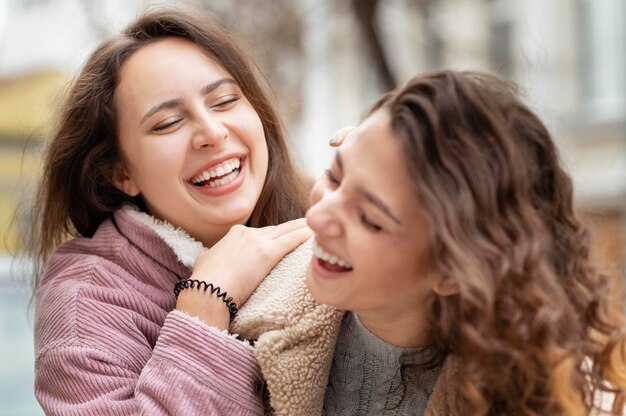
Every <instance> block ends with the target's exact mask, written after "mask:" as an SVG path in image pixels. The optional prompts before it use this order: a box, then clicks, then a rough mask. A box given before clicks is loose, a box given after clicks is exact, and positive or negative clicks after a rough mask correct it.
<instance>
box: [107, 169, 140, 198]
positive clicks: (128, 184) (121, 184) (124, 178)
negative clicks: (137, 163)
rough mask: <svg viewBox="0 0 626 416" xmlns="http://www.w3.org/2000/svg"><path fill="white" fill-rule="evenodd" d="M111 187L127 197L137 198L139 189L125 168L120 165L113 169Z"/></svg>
mask: <svg viewBox="0 0 626 416" xmlns="http://www.w3.org/2000/svg"><path fill="white" fill-rule="evenodd" d="M111 179H112V182H113V185H114V186H115V187H116V188H117V189H119V190H120V191H122V192H124V193H125V194H126V195H128V196H137V195H139V193H140V190H139V187H138V186H137V184H136V183H135V181H134V180H133V178H131V177H130V175H129V174H128V172H127V171H126V168H124V167H123V166H122V164H121V163H117V164H116V165H115V168H113V177H112V178H111Z"/></svg>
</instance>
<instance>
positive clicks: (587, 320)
mask: <svg viewBox="0 0 626 416" xmlns="http://www.w3.org/2000/svg"><path fill="white" fill-rule="evenodd" d="M518 97H519V92H518V89H517V88H516V87H515V85H513V84H512V83H510V82H508V81H506V80H504V79H502V78H499V77H497V76H495V75H490V74H484V73H475V72H454V71H442V72H434V73H429V74H425V75H422V76H418V77H416V78H414V79H412V80H411V81H410V82H409V83H408V84H407V85H405V86H404V87H402V88H400V89H398V90H396V91H392V92H391V93H388V94H386V95H385V96H383V97H382V98H381V99H380V100H379V101H378V102H377V103H376V104H375V105H374V107H373V109H372V111H375V110H377V109H380V108H383V109H385V110H387V111H389V113H390V114H391V120H392V121H391V127H392V130H393V131H394V133H395V136H396V137H397V138H398V139H399V140H400V141H401V143H402V146H403V150H404V154H405V156H406V164H407V167H408V169H409V173H410V174H411V177H412V178H413V180H414V183H415V184H416V186H417V189H418V192H419V196H420V198H421V201H422V202H423V204H424V208H425V210H426V212H427V214H428V216H429V220H430V223H431V224H432V228H433V233H432V237H431V238H432V241H431V244H430V252H429V253H428V254H427V258H429V259H431V264H430V265H431V266H432V267H434V270H437V271H438V272H439V273H440V274H441V276H444V278H445V279H450V281H452V282H454V283H455V284H456V285H458V288H459V291H458V294H455V295H452V296H440V297H438V298H437V299H436V300H435V302H434V304H433V308H432V311H431V312H432V325H433V338H432V341H433V345H434V347H435V348H436V350H437V351H438V352H439V353H440V354H439V356H440V359H441V360H443V359H444V358H445V357H446V356H448V355H449V354H453V355H456V356H458V357H459V358H460V362H461V363H462V368H461V369H460V372H461V374H459V380H461V381H460V393H461V396H462V397H463V398H464V402H465V406H466V407H464V408H460V407H459V408H458V409H457V412H458V414H463V415H468V414H471V415H568V416H570V415H587V414H589V412H590V411H592V410H594V409H597V406H598V405H597V403H595V402H594V400H595V398H596V397H597V395H598V393H599V392H610V393H611V394H614V397H615V401H614V405H613V414H615V415H621V414H622V410H621V409H622V408H623V406H624V397H625V396H624V394H625V392H626V367H624V362H625V361H626V360H625V357H624V353H625V331H624V328H625V326H624V325H625V322H626V321H625V318H624V315H623V310H622V299H623V298H622V295H621V292H619V291H618V290H617V288H618V287H621V286H620V285H618V281H617V280H616V279H614V278H611V277H609V276H608V275H606V274H603V273H599V272H598V271H596V270H595V269H594V267H593V266H592V264H591V261H590V234H589V231H588V230H587V229H586V228H585V227H584V226H582V225H581V223H580V221H579V220H578V219H577V217H576V215H575V213H574V209H573V201H572V200H573V196H572V193H573V190H572V181H571V179H570V178H569V176H568V175H567V173H566V172H565V171H564V170H563V169H562V168H561V166H560V164H559V158H558V154H557V149H556V147H555V144H554V142H553V140H552V138H551V136H550V133H549V132H548V130H547V129H546V128H545V126H544V125H543V123H542V122H541V121H540V119H539V118H538V117H537V116H536V115H535V114H534V113H533V112H532V111H531V110H530V109H529V108H528V107H527V106H526V105H524V104H523V103H522V101H521V100H520V98H518Z"/></svg>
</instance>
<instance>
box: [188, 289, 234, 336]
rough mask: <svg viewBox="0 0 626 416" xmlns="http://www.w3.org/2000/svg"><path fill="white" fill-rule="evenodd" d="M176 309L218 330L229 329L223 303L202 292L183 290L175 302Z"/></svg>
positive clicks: (228, 320)
mask: <svg viewBox="0 0 626 416" xmlns="http://www.w3.org/2000/svg"><path fill="white" fill-rule="evenodd" d="M176 309H178V310H179V311H182V312H185V313H186V314H187V315H190V316H194V317H196V318H198V319H200V320H201V321H202V322H204V323H205V324H207V325H209V326H213V327H215V328H218V329H226V330H228V329H229V328H230V313H229V312H228V308H226V307H225V306H224V302H222V301H221V300H220V299H217V298H216V297H215V296H213V295H211V294H210V293H206V292H204V291H202V290H190V289H187V290H183V291H181V292H180V295H179V296H178V300H177V301H176Z"/></svg>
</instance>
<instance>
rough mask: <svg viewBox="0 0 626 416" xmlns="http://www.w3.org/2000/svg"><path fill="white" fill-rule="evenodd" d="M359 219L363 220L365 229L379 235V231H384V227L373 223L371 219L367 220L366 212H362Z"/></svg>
mask: <svg viewBox="0 0 626 416" xmlns="http://www.w3.org/2000/svg"><path fill="white" fill-rule="evenodd" d="M359 219H360V220H361V223H362V224H363V225H364V226H365V228H367V229H369V230H371V231H373V232H375V233H377V232H379V231H382V229H383V227H381V226H380V225H378V224H376V223H373V222H372V221H371V220H370V219H369V218H367V215H365V213H364V212H361V213H360V215H359Z"/></svg>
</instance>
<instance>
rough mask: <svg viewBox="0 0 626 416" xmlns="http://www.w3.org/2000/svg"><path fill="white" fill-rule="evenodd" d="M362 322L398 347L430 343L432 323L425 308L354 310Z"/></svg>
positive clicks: (375, 333)
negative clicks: (384, 310)
mask: <svg viewBox="0 0 626 416" xmlns="http://www.w3.org/2000/svg"><path fill="white" fill-rule="evenodd" d="M354 313H356V314H357V316H358V317H359V320H360V321H361V323H362V324H363V325H364V326H365V327H366V328H367V329H368V330H369V331H370V332H371V333H372V334H374V335H376V336H377V337H378V338H380V339H382V340H383V341H385V342H388V343H390V344H393V345H396V346H398V347H405V348H413V347H423V346H426V345H428V343H429V334H430V325H428V322H427V321H426V319H425V316H426V314H425V310H420V311H418V312H417V313H407V312H405V313H398V311H395V312H393V313H390V312H381V311H354Z"/></svg>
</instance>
